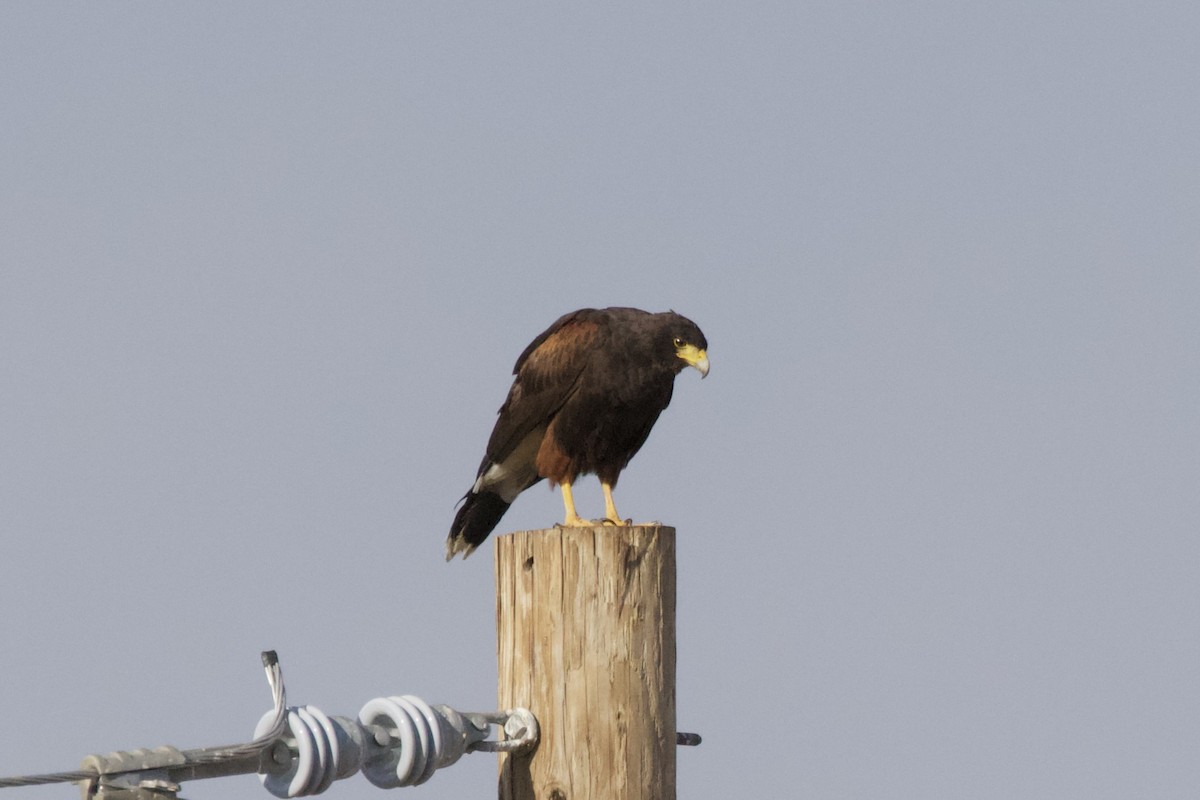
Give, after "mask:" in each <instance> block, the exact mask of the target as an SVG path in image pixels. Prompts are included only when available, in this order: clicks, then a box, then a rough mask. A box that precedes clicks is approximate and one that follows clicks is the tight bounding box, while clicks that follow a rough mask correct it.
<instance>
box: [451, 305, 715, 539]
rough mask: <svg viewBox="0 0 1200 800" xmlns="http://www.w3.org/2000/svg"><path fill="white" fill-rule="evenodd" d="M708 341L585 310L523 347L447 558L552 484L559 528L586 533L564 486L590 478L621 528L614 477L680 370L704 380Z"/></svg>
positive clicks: (616, 312) (609, 518) (670, 320)
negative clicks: (528, 493)
mask: <svg viewBox="0 0 1200 800" xmlns="http://www.w3.org/2000/svg"><path fill="white" fill-rule="evenodd" d="M707 349H708V342H707V341H706V340H705V338H704V334H703V333H701V332H700V329H699V328H698V327H696V324H695V323H693V322H692V321H691V320H689V319H687V318H686V317H683V316H680V315H679V314H676V313H675V312H673V311H667V312H663V313H661V314H652V313H650V312H647V311H640V310H638V309H636V308H605V309H594V308H583V309H580V310H578V311H573V312H571V313H570V314H566V315H564V316H562V317H560V318H559V319H558V320H557V321H556V322H555V323H554V324H553V325H551V326H550V327H549V328H547V329H546V330H545V331H544V332H543V333H542V334H541V335H540V336H538V337H537V338H536V339H534V340H533V341H532V342H530V344H529V346H528V347H526V348H525V351H524V352H523V353H521V355H520V357H519V358H518V359H517V364H516V366H515V367H514V368H513V374H514V375H516V379H515V380H514V381H513V385H512V388H511V389H509V391H508V398H507V399H506V400H505V401H504V405H503V406H501V407H500V415H499V418H498V419H497V420H496V427H495V428H494V429H493V430H492V435H491V438H490V439H488V444H487V451H486V453H485V454H484V457H483V462H482V463H481V464H480V465H479V472H478V473H477V474H476V480H475V484H474V485H473V486H472V487H471V489H470V491H468V492H467V494H466V495H465V496H464V498H463V504H462V507H461V508H459V510H458V513H457V514H456V515H455V517H454V523H453V524H452V525H451V527H450V535H449V536H448V537H447V539H446V559H447V560H450V559H451V558H453V557H454V555H455V554H456V553H462V554H463V557H464V558H465V557H466V556H469V555H470V554H471V552H472V551H473V550H474V549H475V548H476V547H478V546H479V545H480V544H481V543H482V542H483V540H484V539H486V538H487V536H488V534H489V533H491V532H492V529H493V528H495V527H496V524H497V523H499V521H500V518H501V517H502V516H504V512H505V511H507V510H508V507H509V505H511V504H512V502H513V501H514V500H515V499H516V498H517V495H519V494H520V493H521V492H523V491H524V490H525V489H528V488H529V487H530V486H532V485H533V484H535V483H537V482H538V481H540V480H541V479H543V478H547V479H549V480H550V481H551V482H553V483H556V484H558V485H559V486H560V487H561V488H562V492H563V505H564V508H565V511H566V514H565V517H566V518H565V520H564V522H563V524H564V525H591V524H594V523H592V522H589V521H587V520H584V519H582V518H580V517H579V515H578V514H577V513H576V511H575V503H574V498H573V496H572V493H571V484H572V483H574V481H575V479H576V478H577V477H578V476H580V475H586V474H591V473H594V474H595V475H596V476H597V477H598V478H599V479H600V484H601V487H602V488H603V490H604V500H605V515H606V518H605V520H604V522H606V523H611V524H614V525H623V524H625V522H624V521H623V520H621V519H620V517H619V515H618V514H617V510H616V507H615V506H614V504H613V500H612V488H613V487H614V486H615V485H616V483H617V478H618V477H619V476H620V474H621V470H623V469H624V468H625V465H626V464H628V463H629V460H630V459H631V458H633V456H634V454H635V453H637V451H638V450H639V449H640V448H641V446H642V444H644V443H645V441H646V437H647V436H649V435H650V429H651V428H652V427H654V423H655V421H656V420H657V419H658V415H659V414H660V413H662V410H663V409H664V408H666V407H667V404H668V403H670V402H671V392H672V389H673V388H674V385H675V376H676V375H677V374H679V372H680V371H681V370H682V369H683V368H684V367H687V366H692V367H695V368H696V369H698V370H699V371H700V373H701V375H707V374H708V356H707Z"/></svg>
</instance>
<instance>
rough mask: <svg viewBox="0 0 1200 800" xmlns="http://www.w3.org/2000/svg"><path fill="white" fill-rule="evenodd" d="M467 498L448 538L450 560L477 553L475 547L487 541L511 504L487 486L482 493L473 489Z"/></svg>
mask: <svg viewBox="0 0 1200 800" xmlns="http://www.w3.org/2000/svg"><path fill="white" fill-rule="evenodd" d="M463 500H464V502H463V504H462V507H461V508H459V509H458V513H457V514H455V515H454V524H452V525H451V526H450V535H449V536H447V537H446V560H447V561H449V560H450V559H452V558H454V556H455V555H456V554H458V553H462V554H463V558H466V557H467V556H469V555H471V553H473V552H475V548H476V547H479V545H481V544H483V540H484V539H486V538H487V537H488V534H489V533H491V532H492V529H493V528H495V527H496V525H497V524H499V522H500V518H501V517H503V516H504V512H505V511H508V506H509V505H510V504H509V503H506V502H504V498H503V497H501V496H500V495H498V494H496V493H495V492H489V491H488V490H486V489H484V490H482V491H478V492H477V491H475V490H474V489H472V490H471V491H469V492H467V494H466V496H465V497H464V498H463Z"/></svg>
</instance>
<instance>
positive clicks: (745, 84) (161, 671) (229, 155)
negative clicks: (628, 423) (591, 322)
mask: <svg viewBox="0 0 1200 800" xmlns="http://www.w3.org/2000/svg"><path fill="white" fill-rule="evenodd" d="M1197 31H1200V7H1198V6H1196V4H1194V3H1185V2H1179V3H1174V4H1169V3H1154V2H1150V3H1145V2H1143V3H1120V2H1092V3H1082V2H1059V3H1054V2H1003V3H999V2H998V3H963V2H920V3H905V4H879V3H862V2H845V1H843V2H837V3H797V2H785V3H755V2H742V3H708V2H690V3H668V4H663V3H625V2H607V3H602V4H593V5H589V6H583V5H578V4H550V3H430V2H422V3H404V4H400V3H337V4H315V3H292V2H289V3H282V2H272V3H254V4H247V3H228V2H227V3H219V2H213V3H202V4H199V3H197V4H178V3H169V4H168V3H60V2H47V1H44V0H39V2H24V3H11V4H7V5H6V6H5V9H4V22H3V25H0V108H2V109H3V111H2V112H0V154H2V155H0V537H2V538H0V564H2V579H0V609H2V610H0V712H2V719H3V721H2V723H0V724H2V725H3V730H2V732H0V736H2V738H3V741H4V743H5V746H4V748H3V751H2V752H0V776H9V775H15V774H24V773H33V772H49V771H59V770H66V769H73V768H75V767H76V765H77V764H78V763H79V761H80V759H82V758H83V757H84V756H85V755H87V754H88V753H92V752H104V751H109V750H114V749H128V748H135V747H152V746H155V745H159V744H165V743H170V744H174V745H176V746H179V747H183V748H190V747H202V746H209V745H217V744H224V743H228V742H231V741H237V740H244V739H248V738H250V736H251V735H252V732H253V729H254V726H255V723H256V722H257V721H258V719H259V717H260V715H261V714H262V713H263V712H264V711H265V710H266V709H267V708H268V707H269V703H270V695H269V692H268V690H267V687H266V682H265V681H264V679H263V676H262V671H261V668H260V664H259V655H258V654H259V652H260V651H261V650H264V649H268V648H274V649H277V650H278V652H279V654H280V658H281V660H282V664H283V668H284V674H285V676H286V679H287V684H288V688H289V694H290V700H291V701H292V702H293V703H310V704H313V705H316V706H318V707H319V708H321V709H322V710H324V711H325V712H326V713H329V714H345V715H353V714H355V713H357V711H358V710H359V709H360V708H361V707H362V705H363V704H364V703H366V702H367V701H368V700H370V699H371V698H374V697H377V696H380V695H388V694H400V693H413V694H417V695H420V696H422V697H424V698H425V699H426V700H428V701H430V702H435V703H437V702H444V703H448V704H450V705H453V706H455V707H457V708H460V709H464V710H484V709H492V708H494V707H495V704H496V688H495V670H496V667H495V631H494V624H495V614H494V594H493V591H494V587H493V578H492V546H491V545H490V544H488V545H486V546H485V547H483V548H481V550H480V551H479V553H477V554H476V555H475V556H474V557H472V558H471V559H470V560H469V561H467V562H465V563H462V562H456V563H454V564H450V565H447V564H445V563H443V561H442V554H443V542H444V539H445V535H446V532H447V529H448V527H449V524H450V520H451V518H452V516H453V510H454V504H455V502H456V501H457V500H458V498H459V497H460V496H461V494H462V493H463V492H464V491H465V490H466V489H467V488H468V486H469V485H470V484H471V481H472V480H473V478H474V470H475V468H476V467H477V465H478V461H479V458H480V456H481V455H482V448H483V446H484V443H485V442H486V439H487V436H488V433H489V431H490V430H491V426H492V424H493V421H494V414H495V411H496V409H497V408H498V407H499V405H500V403H501V401H502V400H503V398H504V394H505V392H506V391H507V388H508V385H509V381H510V370H511V367H512V365H513V362H514V361H515V359H516V357H517V355H518V354H519V353H520V352H521V350H522V348H523V347H524V346H525V345H526V343H528V341H529V340H530V339H532V338H533V336H534V335H536V334H537V333H538V332H539V331H541V330H542V329H543V328H544V327H545V326H546V325H547V324H549V323H550V322H551V321H552V320H553V319H554V318H555V317H557V316H558V315H559V314H561V313H563V312H565V311H568V310H571V309H574V308H578V307H581V306H604V305H634V306H639V307H642V308H648V309H653V310H663V309H666V308H674V309H676V310H677V311H680V312H681V313H684V314H686V315H688V316H689V317H691V318H693V319H694V320H695V321H696V322H697V323H699V325H700V326H701V327H702V328H703V329H704V332H705V334H706V335H707V338H708V340H709V342H710V345H711V346H710V350H709V354H710V356H711V359H712V374H711V375H710V376H709V378H708V379H707V380H705V381H704V382H703V383H701V382H700V380H699V379H698V378H699V376H697V375H696V374H695V373H694V372H692V371H688V372H686V373H684V374H682V375H681V376H680V377H679V379H678V380H677V382H676V393H675V399H674V402H673V404H672V406H671V408H670V409H668V411H667V412H666V413H665V414H664V415H663V417H662V419H661V421H660V422H659V424H658V426H657V428H656V429H655V431H654V433H653V434H652V435H651V437H650V440H649V442H648V443H647V445H646V447H645V448H644V450H643V451H642V453H641V454H640V455H639V456H638V457H637V458H636V459H635V460H634V462H633V463H632V465H631V466H630V468H629V469H628V470H627V472H626V473H625V475H624V477H623V479H622V482H621V485H620V486H619V487H618V490H617V501H618V505H619V507H620V509H621V510H622V512H623V513H625V514H626V515H628V516H633V517H635V518H637V519H639V520H649V519H659V520H663V521H664V522H666V523H668V524H671V525H674V526H676V527H677V528H678V531H679V534H678V547H679V597H678V604H679V606H678V608H679V611H678V633H679V666H678V680H679V684H678V709H679V727H680V729H682V730H687V731H698V732H699V733H701V734H702V735H703V736H704V744H703V745H702V746H701V747H700V748H698V749H683V750H681V751H680V753H679V796H680V798H690V799H691V800H725V799H726V798H740V797H745V798H756V797H797V798H809V797H811V798H822V799H823V800H824V799H828V798H919V799H920V800H928V798H996V800H1013V799H1014V798H1022V799H1024V798H1056V799H1057V798H1087V800H1096V799H1098V798H1114V799H1118V798H1119V799H1121V800H1125V799H1126V798H1131V797H1139V798H1193V797H1195V795H1196V787H1197V786H1200V757H1198V755H1197V753H1200V588H1198V585H1200V537H1198V535H1197V534H1198V529H1200V499H1198V498H1200V493H1198V491H1200V421H1198V415H1197V410H1198V407H1200V369H1198V368H1200V363H1198V361H1200V359H1198V357H1197V356H1198V354H1200V346H1198V345H1200V321H1198V320H1200V313H1198V312H1200V57H1198V55H1197V42H1196V37H1197ZM576 498H577V500H578V501H579V503H580V506H581V511H582V512H583V513H585V514H598V513H599V511H600V510H601V508H602V504H601V498H600V490H599V485H598V484H597V483H596V482H595V480H594V479H587V480H585V481H583V482H582V483H581V485H580V486H579V488H578V491H577V493H576ZM561 514H562V506H561V502H560V500H559V498H558V496H557V494H556V493H551V492H549V491H546V490H545V489H544V488H541V487H538V488H536V489H535V490H533V491H531V492H529V493H528V494H526V495H525V496H523V497H522V498H521V499H520V500H519V501H518V502H517V504H516V505H515V506H514V508H513V509H512V511H511V512H510V513H509V515H508V516H507V517H506V519H505V520H504V523H503V528H504V529H507V530H514V529H525V528H540V527H545V526H547V525H550V524H552V523H554V522H556V521H558V520H559V519H561ZM495 769H496V767H495V759H494V757H492V756H488V755H483V754H477V755H471V756H467V757H465V758H464V759H463V760H462V761H460V762H459V763H458V764H457V765H455V766H454V767H452V768H450V769H447V770H444V771H441V772H439V773H438V774H437V775H435V776H434V778H433V779H432V781H430V782H429V783H428V784H426V785H424V786H422V787H419V788H416V789H404V790H396V791H399V792H404V793H405V795H406V796H412V797H421V798H463V797H481V798H483V797H491V796H494V794H493V793H494V791H495V789H494V787H495ZM183 795H184V796H186V797H188V798H192V800H205V799H206V798H211V799H212V800H216V799H217V798H221V800H250V799H251V798H259V799H260V800H261V798H266V797H270V795H268V794H267V793H266V790H265V789H263V788H261V787H260V786H259V785H258V782H257V779H256V778H254V777H248V776H246V777H237V778H228V779H222V780H220V781H197V782H192V783H188V784H186V785H185V786H184V792H183ZM76 796H77V795H76V789H75V788H74V787H72V786H69V785H63V786H57V787H49V788H42V789H29V790H13V789H9V790H0V800H21V799H22V798H46V800H50V799H51V798H72V797H76ZM326 796H328V797H333V798H343V799H346V800H349V799H353V800H357V799H358V798H363V799H364V800H365V799H366V798H378V797H381V796H383V795H382V790H379V789H376V788H375V787H373V786H372V785H370V784H369V783H368V782H367V781H366V780H365V779H364V778H362V777H361V776H357V777H355V778H352V779H350V780H346V781H340V782H338V783H337V784H335V785H334V786H333V787H332V788H331V789H330V790H329V792H328V793H327V795H326Z"/></svg>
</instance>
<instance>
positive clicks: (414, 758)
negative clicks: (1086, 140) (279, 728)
mask: <svg viewBox="0 0 1200 800" xmlns="http://www.w3.org/2000/svg"><path fill="white" fill-rule="evenodd" d="M522 714H523V715H525V717H528V718H529V719H530V720H532V715H531V714H529V712H528V711H525V710H524V709H514V710H511V711H507V712H496V713H485V714H464V713H462V712H459V711H455V710H454V709H453V708H450V707H449V706H441V705H439V706H431V705H429V704H428V703H426V702H425V701H424V700H422V699H421V698H419V697H414V696H413V695H411V694H406V695H397V696H393V697H377V698H375V699H374V700H372V701H370V702H369V703H367V704H366V705H365V706H363V708H362V710H361V711H359V712H358V719H357V720H355V719H348V718H346V717H327V716H326V715H325V714H324V713H322V711H321V710H320V709H318V708H315V707H313V706H298V707H296V706H293V707H289V708H288V709H287V715H286V720H287V733H286V734H284V735H283V736H282V738H280V739H279V740H277V741H276V743H275V747H274V749H272V750H271V751H270V753H271V758H272V759H277V760H276V762H275V766H274V767H270V770H271V771H270V772H266V773H262V774H260V776H259V778H260V780H261V781H262V784H263V786H265V787H266V788H267V791H269V792H270V793H271V794H273V795H275V796H276V797H304V796H306V795H314V794H320V793H321V792H323V791H325V790H326V789H328V788H329V786H330V784H332V783H333V782H334V781H335V780H337V779H339V778H347V777H349V776H351V775H353V774H354V773H355V772H358V771H359V770H360V769H361V770H362V773H363V775H365V776H366V777H367V780H369V781H370V782H371V783H373V784H375V785H376V786H378V787H380V788H383V789H391V788H395V787H398V786H416V785H417V784H420V783H424V782H425V781H427V780H429V779H430V778H431V777H432V776H433V773H434V772H436V771H437V770H438V769H440V768H441V767H448V766H450V765H451V764H453V763H454V762H456V761H458V759H460V758H462V756H463V754H464V753H467V752H470V751H472V750H501V749H503V750H515V749H516V748H517V747H522V748H526V747H532V746H533V744H534V743H536V741H537V724H536V720H534V721H533V722H532V724H531V723H529V722H528V721H522V722H520V724H517V725H515V727H513V728H512V729H511V730H510V729H509V728H510V724H513V723H514V721H516V720H518V716H519V715H522ZM277 715H278V712H276V711H270V712H267V713H266V714H264V715H263V718H262V719H261V720H260V721H259V723H258V726H257V728H256V729H255V734H254V737H255V739H256V740H257V739H258V738H259V737H260V736H263V735H267V734H270V735H277V734H272V733H271V731H272V729H273V728H274V726H275V720H276V719H277ZM520 719H522V720H523V719H524V717H520ZM490 725H501V726H503V727H504V730H505V733H506V734H508V736H509V737H516V738H510V739H509V740H507V741H503V742H490V741H489V740H488V738H487V736H488V732H489V730H490V728H489V726H490ZM280 745H282V747H281V746H280ZM284 758H286V759H287V761H286V762H285V761H284Z"/></svg>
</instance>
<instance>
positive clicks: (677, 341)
mask: <svg viewBox="0 0 1200 800" xmlns="http://www.w3.org/2000/svg"><path fill="white" fill-rule="evenodd" d="M675 346H676V347H683V339H680V338H679V337H678V336H676V337H675Z"/></svg>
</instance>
